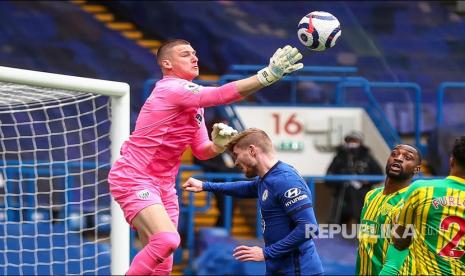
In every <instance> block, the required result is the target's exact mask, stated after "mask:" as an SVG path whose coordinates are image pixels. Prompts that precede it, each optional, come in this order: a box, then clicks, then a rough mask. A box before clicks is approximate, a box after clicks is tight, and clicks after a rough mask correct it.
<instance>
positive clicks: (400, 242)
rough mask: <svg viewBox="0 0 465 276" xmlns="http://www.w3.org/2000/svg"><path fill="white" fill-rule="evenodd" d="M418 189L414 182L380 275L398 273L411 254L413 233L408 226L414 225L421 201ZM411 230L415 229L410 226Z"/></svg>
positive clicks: (407, 195)
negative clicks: (410, 247)
mask: <svg viewBox="0 0 465 276" xmlns="http://www.w3.org/2000/svg"><path fill="white" fill-rule="evenodd" d="M418 195H419V193H418V190H415V185H414V184H412V185H411V186H410V188H409V191H408V192H407V193H406V195H405V197H404V198H405V203H404V206H403V207H402V208H401V210H400V212H399V216H398V219H397V222H396V229H395V233H394V235H393V236H392V243H391V244H390V245H389V247H388V250H387V253H386V259H385V262H384V265H383V268H382V270H381V271H380V275H398V274H399V272H400V269H401V267H402V265H403V264H404V261H405V259H406V258H407V256H408V254H409V246H410V244H411V243H412V236H411V235H412V234H413V233H408V232H407V227H411V226H412V225H414V219H415V217H416V209H417V206H418V202H419V197H418ZM410 230H413V229H411V228H410Z"/></svg>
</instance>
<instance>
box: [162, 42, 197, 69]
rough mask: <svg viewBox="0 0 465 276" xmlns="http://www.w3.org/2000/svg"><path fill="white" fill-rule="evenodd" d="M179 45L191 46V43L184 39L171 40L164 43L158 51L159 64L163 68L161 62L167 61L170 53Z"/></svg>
mask: <svg viewBox="0 0 465 276" xmlns="http://www.w3.org/2000/svg"><path fill="white" fill-rule="evenodd" d="M178 45H190V43H189V41H187V40H184V39H171V40H167V41H165V42H163V43H162V44H161V46H160V47H159V48H158V51H157V63H158V65H160V67H161V61H162V60H164V59H166V56H167V54H168V52H169V51H170V50H171V49H173V47H174V46H178Z"/></svg>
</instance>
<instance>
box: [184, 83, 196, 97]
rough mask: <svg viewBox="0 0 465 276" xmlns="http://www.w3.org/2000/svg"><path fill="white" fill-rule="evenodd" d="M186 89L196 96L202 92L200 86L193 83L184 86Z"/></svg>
mask: <svg viewBox="0 0 465 276" xmlns="http://www.w3.org/2000/svg"><path fill="white" fill-rule="evenodd" d="M184 88H185V89H186V90H189V91H191V92H192V93H194V94H197V93H199V92H200V85H198V84H195V83H192V82H188V83H186V84H185V85H184Z"/></svg>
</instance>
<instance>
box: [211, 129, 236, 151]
mask: <svg viewBox="0 0 465 276" xmlns="http://www.w3.org/2000/svg"><path fill="white" fill-rule="evenodd" d="M236 134H237V130H235V129H234V128H232V127H230V126H228V125H226V124H223V123H218V124H214V125H213V131H212V140H213V143H214V144H215V145H216V146H217V147H219V148H220V149H221V150H222V151H224V150H225V149H226V145H227V144H228V143H229V141H231V139H232V138H233V137H234V136H235V135H236Z"/></svg>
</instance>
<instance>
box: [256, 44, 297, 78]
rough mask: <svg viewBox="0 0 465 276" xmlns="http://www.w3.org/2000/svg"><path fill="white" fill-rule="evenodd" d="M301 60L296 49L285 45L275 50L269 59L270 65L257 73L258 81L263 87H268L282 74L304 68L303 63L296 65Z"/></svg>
mask: <svg viewBox="0 0 465 276" xmlns="http://www.w3.org/2000/svg"><path fill="white" fill-rule="evenodd" d="M301 59H302V54H301V53H299V50H297V48H295V47H294V48H293V47H291V46H289V45H286V46H285V47H284V48H282V49H281V48H279V49H278V50H276V52H275V53H274V55H273V56H272V57H271V58H270V64H269V65H268V66H267V67H265V68H263V69H262V70H260V71H258V80H259V81H260V83H261V84H262V85H263V86H268V85H270V84H273V83H275V82H277V81H278V80H280V79H281V78H282V77H283V76H284V74H289V73H292V72H294V71H296V70H299V69H301V68H302V67H304V65H303V63H296V62H297V61H299V60H301Z"/></svg>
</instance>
